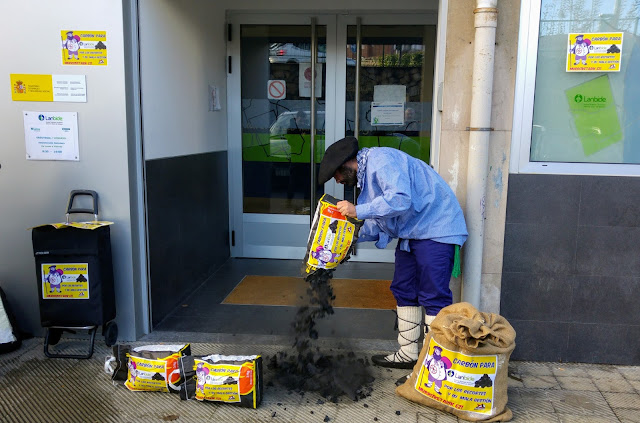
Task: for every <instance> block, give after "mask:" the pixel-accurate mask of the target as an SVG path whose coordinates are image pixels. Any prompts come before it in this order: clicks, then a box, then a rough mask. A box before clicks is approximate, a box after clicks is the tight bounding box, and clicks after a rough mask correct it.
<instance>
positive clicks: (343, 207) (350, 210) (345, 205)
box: [336, 200, 358, 219]
mask: <svg viewBox="0 0 640 423" xmlns="http://www.w3.org/2000/svg"><path fill="white" fill-rule="evenodd" d="M336 206H337V207H338V211H339V212H340V213H342V215H343V216H347V217H353V218H354V219H357V218H358V216H356V206H354V205H353V204H352V203H350V202H348V201H346V200H342V201H338V204H337V205H336Z"/></svg>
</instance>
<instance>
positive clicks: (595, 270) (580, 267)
mask: <svg viewBox="0 0 640 423" xmlns="http://www.w3.org/2000/svg"><path fill="white" fill-rule="evenodd" d="M576 267H577V271H578V274H581V275H602V276H622V277H625V276H637V275H640V228H626V227H612V226H598V227H593V226H580V227H578V241H577V252H576Z"/></svg>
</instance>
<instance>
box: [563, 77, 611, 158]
mask: <svg viewBox="0 0 640 423" xmlns="http://www.w3.org/2000/svg"><path fill="white" fill-rule="evenodd" d="M565 93H566V96H567V102H568V103H569V110H570V111H571V115H572V116H573V123H574V125H575V128H576V132H577V134H578V137H579V139H580V143H581V144H582V148H583V150H584V154H585V155H586V156H590V155H592V154H594V153H597V152H598V151H600V150H602V149H604V148H606V147H608V146H610V145H613V144H615V143H617V142H620V141H621V140H622V138H623V137H622V128H621V126H620V119H619V117H618V112H617V110H616V104H615V101H614V98H613V93H612V91H611V84H610V83H609V76H608V75H602V76H599V77H597V78H594V79H592V80H590V81H587V82H583V83H582V84H579V85H576V86H575V87H572V88H569V89H567V90H566V91H565Z"/></svg>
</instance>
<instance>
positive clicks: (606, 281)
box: [570, 276, 640, 325]
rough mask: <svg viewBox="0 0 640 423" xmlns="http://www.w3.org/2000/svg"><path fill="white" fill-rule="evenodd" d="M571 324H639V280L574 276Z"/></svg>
mask: <svg viewBox="0 0 640 423" xmlns="http://www.w3.org/2000/svg"><path fill="white" fill-rule="evenodd" d="M573 283H574V286H573V300H572V303H573V307H572V309H571V319H570V320H571V321H572V322H576V323H598V324H628V325H634V324H635V325H637V324H640V306H639V305H638V298H639V295H640V294H639V293H640V277H630V276H629V277H611V276H576V277H575V278H574V279H573Z"/></svg>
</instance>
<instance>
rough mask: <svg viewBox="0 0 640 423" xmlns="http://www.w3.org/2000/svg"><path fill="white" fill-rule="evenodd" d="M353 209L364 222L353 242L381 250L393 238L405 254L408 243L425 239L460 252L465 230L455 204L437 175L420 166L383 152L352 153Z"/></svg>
mask: <svg viewBox="0 0 640 423" xmlns="http://www.w3.org/2000/svg"><path fill="white" fill-rule="evenodd" d="M357 160H358V185H359V187H360V190H361V192H360V195H359V196H358V202H357V203H358V204H357V205H356V214H357V217H358V219H364V220H365V222H364V225H363V226H362V228H361V229H360V234H359V238H358V241H359V242H360V241H375V242H376V247H378V248H385V247H386V246H387V244H388V243H389V242H390V241H391V240H392V239H394V238H400V239H402V240H403V242H401V244H400V248H401V249H403V250H405V251H409V242H408V240H410V239H430V240H433V241H437V242H443V243H447V244H456V245H460V246H462V244H464V242H465V240H466V239H467V235H468V233H467V225H466V224H465V221H464V215H463V213H462V209H461V208H460V204H459V203H458V199H457V198H456V196H455V194H454V193H453V191H452V190H451V188H450V187H449V185H447V183H446V182H445V181H444V179H442V177H441V176H440V175H438V173H437V172H436V171H435V170H433V169H432V168H431V166H429V165H428V164H426V163H425V162H423V161H422V160H419V159H416V158H414V157H411V156H409V155H408V154H406V153H404V152H402V151H400V150H396V149H394V148H387V147H373V148H363V149H361V150H360V151H359V152H358V156H357Z"/></svg>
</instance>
